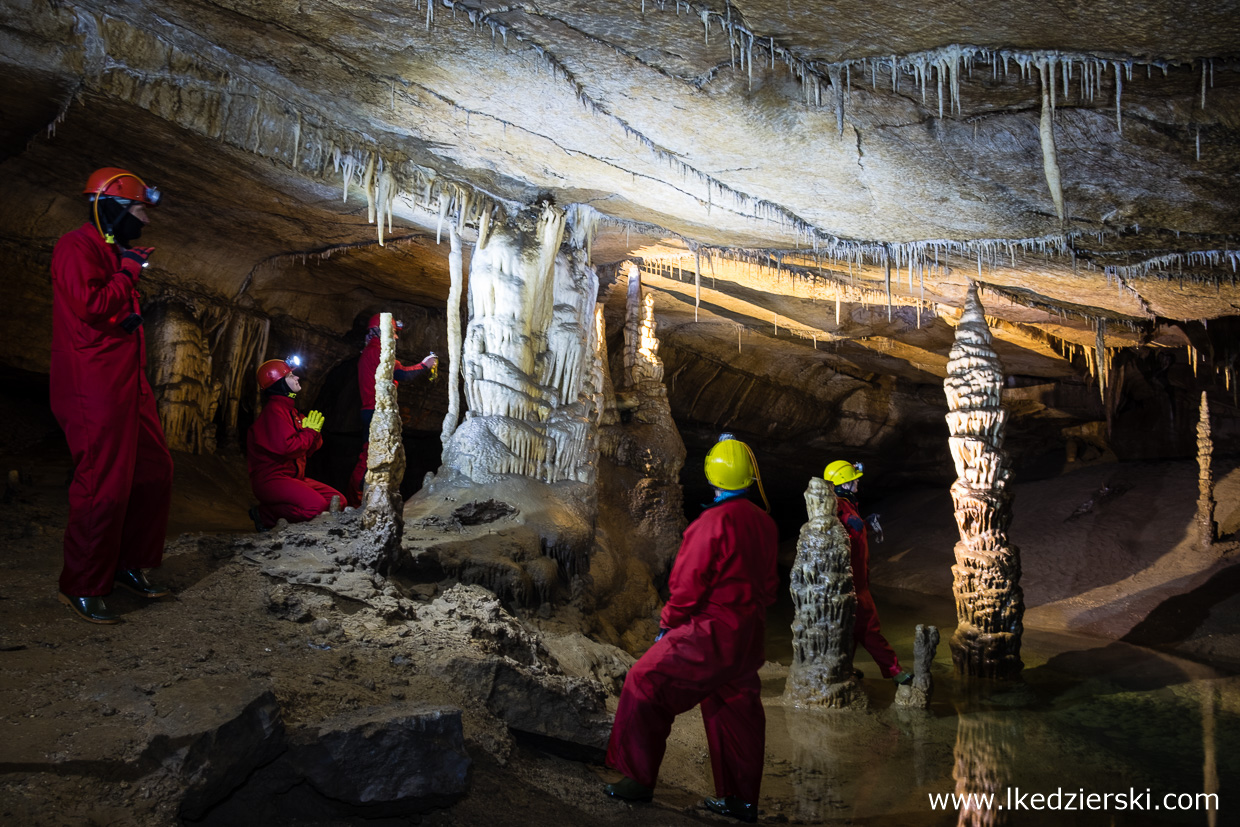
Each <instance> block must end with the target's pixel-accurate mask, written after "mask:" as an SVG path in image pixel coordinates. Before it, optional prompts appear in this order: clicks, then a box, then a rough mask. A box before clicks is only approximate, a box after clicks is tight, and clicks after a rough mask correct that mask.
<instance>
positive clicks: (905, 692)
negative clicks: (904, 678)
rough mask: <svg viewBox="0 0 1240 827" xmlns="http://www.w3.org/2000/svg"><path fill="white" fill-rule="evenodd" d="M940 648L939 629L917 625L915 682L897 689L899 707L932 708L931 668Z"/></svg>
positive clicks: (914, 651)
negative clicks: (935, 654)
mask: <svg viewBox="0 0 1240 827" xmlns="http://www.w3.org/2000/svg"><path fill="white" fill-rule="evenodd" d="M938 648H939V629H938V627H937V626H923V625H921V624H920V623H919V624H917V628H916V629H914V630H913V681H912V683H907V684H904V685H903V686H898V687H896V701H895V702H896V705H897V706H912V707H918V708H921V709H926V708H928V707H929V706H930V695H931V690H932V689H933V688H934V679H933V678H931V677H930V667H931V665H932V664H933V663H934V653H935V652H936V651H937V650H938Z"/></svg>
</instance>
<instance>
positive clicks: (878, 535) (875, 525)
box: [865, 514, 883, 543]
mask: <svg viewBox="0 0 1240 827" xmlns="http://www.w3.org/2000/svg"><path fill="white" fill-rule="evenodd" d="M865 521H866V522H867V523H869V524H870V530H871V531H873V532H874V542H876V543H881V542H882V541H883V526H882V524H881V523H879V521H878V515H877V514H871V515H870V516H868V517H866V518H865Z"/></svg>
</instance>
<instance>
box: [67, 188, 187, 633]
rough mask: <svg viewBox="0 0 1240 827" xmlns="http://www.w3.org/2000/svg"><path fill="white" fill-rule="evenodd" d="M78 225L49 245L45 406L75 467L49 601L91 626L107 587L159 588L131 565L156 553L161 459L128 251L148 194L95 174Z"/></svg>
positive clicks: (154, 592)
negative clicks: (86, 212) (56, 597)
mask: <svg viewBox="0 0 1240 827" xmlns="http://www.w3.org/2000/svg"><path fill="white" fill-rule="evenodd" d="M83 192H84V194H85V195H87V196H89V198H90V216H91V218H90V220H89V221H87V222H86V223H85V224H83V225H82V226H81V227H78V228H77V229H76V230H74V231H72V232H70V233H66V234H65V235H64V236H62V237H61V238H60V240H59V241H57V242H56V247H55V249H54V250H53V251H52V354H51V367H50V370H49V379H50V383H51V406H52V412H53V413H54V414H55V415H56V420H57V421H58V422H59V423H60V427H61V428H63V429H64V432H65V438H66V440H67V441H68V443H69V451H70V452H71V453H72V455H73V462H74V465H75V469H74V472H73V483H72V485H71V486H70V487H69V524H68V526H67V527H66V528H65V541H64V555H65V563H64V569H63V570H62V571H61V573H60V602H62V603H64V604H66V605H67V606H69V608H70V609H72V610H73V612H74V613H75V614H76V615H77V616H78V617H80V618H82V619H83V620H87V621H90V622H91V623H104V624H111V623H119V622H120V617H119V616H117V615H116V614H115V613H114V612H113V611H111V610H110V609H108V607H107V606H106V605H105V604H104V602H103V597H104V595H107V594H110V593H111V591H112V589H113V586H121V587H123V588H125V589H127V590H129V591H132V592H135V593H136V594H138V595H140V596H142V597H148V598H155V597H163V596H164V595H167V594H169V590H168V589H166V588H164V587H163V586H157V585H155V584H153V583H151V582H150V581H149V580H147V578H146V575H145V574H144V573H143V569H151V568H155V567H156V566H158V565H159V564H160V563H161V562H162V560H163V554H164V535H165V533H166V532H167V529H168V510H169V507H170V505H171V502H172V455H171V454H170V453H169V452H168V444H167V442H166V441H165V439H164V429H163V426H162V425H161V424H160V421H159V413H158V411H157V410H156V407H155V395H154V394H153V393H152V392H151V386H150V383H149V382H148V381H147V378H146V374H145V372H144V370H143V369H144V368H145V367H146V337H145V335H144V333H143V330H142V316H141V311H140V308H139V306H138V291H137V286H138V280H139V277H140V276H141V274H142V268H144V267H145V266H146V263H147V259H148V258H149V257H150V255H151V253H152V252H153V251H154V248H153V247H135V246H133V242H134V241H135V240H137V239H138V238H139V237H140V236H141V235H142V229H143V227H145V226H146V225H147V223H148V222H149V217H148V216H147V211H146V210H147V207H154V206H155V205H156V204H157V203H158V202H159V190H157V189H154V188H152V187H148V186H147V185H146V184H145V183H144V182H143V181H142V179H140V178H138V176H136V175H134V174H133V173H132V172H128V171H126V170H123V169H117V168H115V167H105V168H104V169H100V170H96V171H95V172H94V173H93V174H91V176H90V178H89V179H88V180H87V182H86V188H85V190H84V191H83Z"/></svg>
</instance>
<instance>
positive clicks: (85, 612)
mask: <svg viewBox="0 0 1240 827" xmlns="http://www.w3.org/2000/svg"><path fill="white" fill-rule="evenodd" d="M59 599H60V602H61V603H64V604H65V605H66V606H68V607H69V608H70V609H72V610H73V613H74V614H75V615H77V616H78V617H80V618H82V620H85V621H86V622H87V623H102V624H104V625H108V626H110V625H112V624H113V623H120V622H121V619H120V616H119V615H117V614H116V613H115V612H113V611H112V610H111V609H109V608H108V607H107V606H105V605H104V603H103V598H102V597H99V596H98V595H90V596H88V597H70V596H69V595H67V594H64V593H63V592H62V593H61V594H60V596H59Z"/></svg>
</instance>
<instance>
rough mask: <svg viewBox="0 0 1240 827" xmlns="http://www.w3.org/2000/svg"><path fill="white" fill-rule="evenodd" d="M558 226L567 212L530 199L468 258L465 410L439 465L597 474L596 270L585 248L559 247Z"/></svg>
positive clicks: (481, 477)
mask: <svg viewBox="0 0 1240 827" xmlns="http://www.w3.org/2000/svg"><path fill="white" fill-rule="evenodd" d="M564 229H565V214H564V212H563V211H561V210H559V209H558V208H556V207H555V206H553V205H550V204H540V205H534V206H532V207H530V208H527V209H525V210H522V211H521V212H519V213H518V214H517V215H516V216H515V217H514V218H512V219H511V220H509V221H505V222H501V223H498V225H497V226H495V228H494V229H493V230H492V232H491V233H490V234H489V235H488V237H487V240H486V244H485V245H482V244H481V243H480V244H479V246H477V247H476V248H475V251H474V254H473V257H472V259H471V263H470V278H469V310H470V318H469V325H468V328H467V330H466V332H465V337H464V343H463V347H462V358H461V363H462V371H463V374H464V377H465V396H466V402H467V404H468V414H467V418H466V421H465V422H464V423H463V424H462V425H461V426H460V427H458V428H457V429H455V431H454V432H453V434H452V436H451V437H450V438H449V440H448V443H447V445H446V446H445V449H444V464H445V465H447V466H449V467H451V468H454V469H455V470H457V471H458V472H460V473H461V474H463V475H464V476H465V477H467V478H469V479H470V480H473V481H474V482H483V481H486V480H488V479H493V478H494V477H496V476H499V475H507V474H515V475H521V476H526V477H532V478H534V479H539V480H542V481H544V482H557V481H559V480H575V481H578V482H583V483H591V482H593V480H594V474H595V469H596V464H597V454H598V437H597V425H596V413H595V411H596V409H597V404H598V397H599V396H600V394H601V391H602V378H601V364H600V362H599V360H598V357H597V349H598V342H597V341H596V335H597V334H596V331H595V324H594V314H595V303H596V301H597V296H598V276H597V274H596V273H595V271H594V269H593V268H592V267H591V266H590V265H589V263H588V261H587V260H586V255H585V253H584V251H581V250H576V249H568V250H561V243H562V241H563V239H564Z"/></svg>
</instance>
